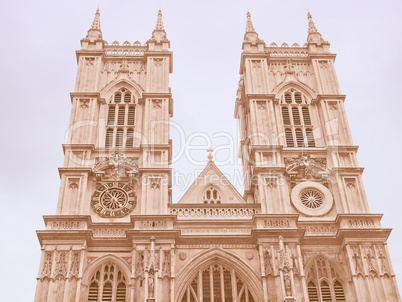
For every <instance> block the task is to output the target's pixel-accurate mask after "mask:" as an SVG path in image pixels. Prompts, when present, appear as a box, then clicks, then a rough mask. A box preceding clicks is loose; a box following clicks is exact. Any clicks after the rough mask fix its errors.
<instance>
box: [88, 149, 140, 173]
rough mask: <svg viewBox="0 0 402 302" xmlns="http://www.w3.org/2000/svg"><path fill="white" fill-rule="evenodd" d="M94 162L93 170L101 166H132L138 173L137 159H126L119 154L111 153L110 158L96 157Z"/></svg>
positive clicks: (126, 157)
mask: <svg viewBox="0 0 402 302" xmlns="http://www.w3.org/2000/svg"><path fill="white" fill-rule="evenodd" d="M95 160H96V162H95V169H96V168H98V167H101V166H113V167H119V166H125V165H127V166H132V167H133V168H135V169H137V171H138V159H137V158H134V157H128V156H125V155H123V154H120V153H113V154H112V155H111V156H110V157H97V158H96V159H95Z"/></svg>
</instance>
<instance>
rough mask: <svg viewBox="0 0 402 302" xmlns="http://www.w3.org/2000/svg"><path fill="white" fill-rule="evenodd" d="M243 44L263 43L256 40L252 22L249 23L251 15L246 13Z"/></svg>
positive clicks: (256, 35) (256, 36)
mask: <svg viewBox="0 0 402 302" xmlns="http://www.w3.org/2000/svg"><path fill="white" fill-rule="evenodd" d="M244 42H252V43H255V42H263V41H261V40H260V39H259V38H258V34H257V32H256V31H255V29H254V26H253V22H252V21H251V14H250V12H249V11H247V23H246V33H245V34H244Z"/></svg>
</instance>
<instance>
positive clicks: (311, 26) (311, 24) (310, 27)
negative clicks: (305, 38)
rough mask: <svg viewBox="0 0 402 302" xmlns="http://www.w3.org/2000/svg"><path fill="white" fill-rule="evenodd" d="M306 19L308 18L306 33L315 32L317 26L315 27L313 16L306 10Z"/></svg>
mask: <svg viewBox="0 0 402 302" xmlns="http://www.w3.org/2000/svg"><path fill="white" fill-rule="evenodd" d="M307 19H308V33H309V34H312V33H316V32H317V28H316V27H315V24H314V22H313V17H312V16H311V14H310V12H307Z"/></svg>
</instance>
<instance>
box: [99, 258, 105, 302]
mask: <svg viewBox="0 0 402 302" xmlns="http://www.w3.org/2000/svg"><path fill="white" fill-rule="evenodd" d="M104 274H105V264H102V267H101V269H100V280H99V291H98V302H102V296H103V279H104V278H103V275H104Z"/></svg>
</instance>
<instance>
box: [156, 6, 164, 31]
mask: <svg viewBox="0 0 402 302" xmlns="http://www.w3.org/2000/svg"><path fill="white" fill-rule="evenodd" d="M155 30H163V31H164V30H165V28H164V27H163V22H162V10H159V12H158V19H157V20H156V26H155Z"/></svg>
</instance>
